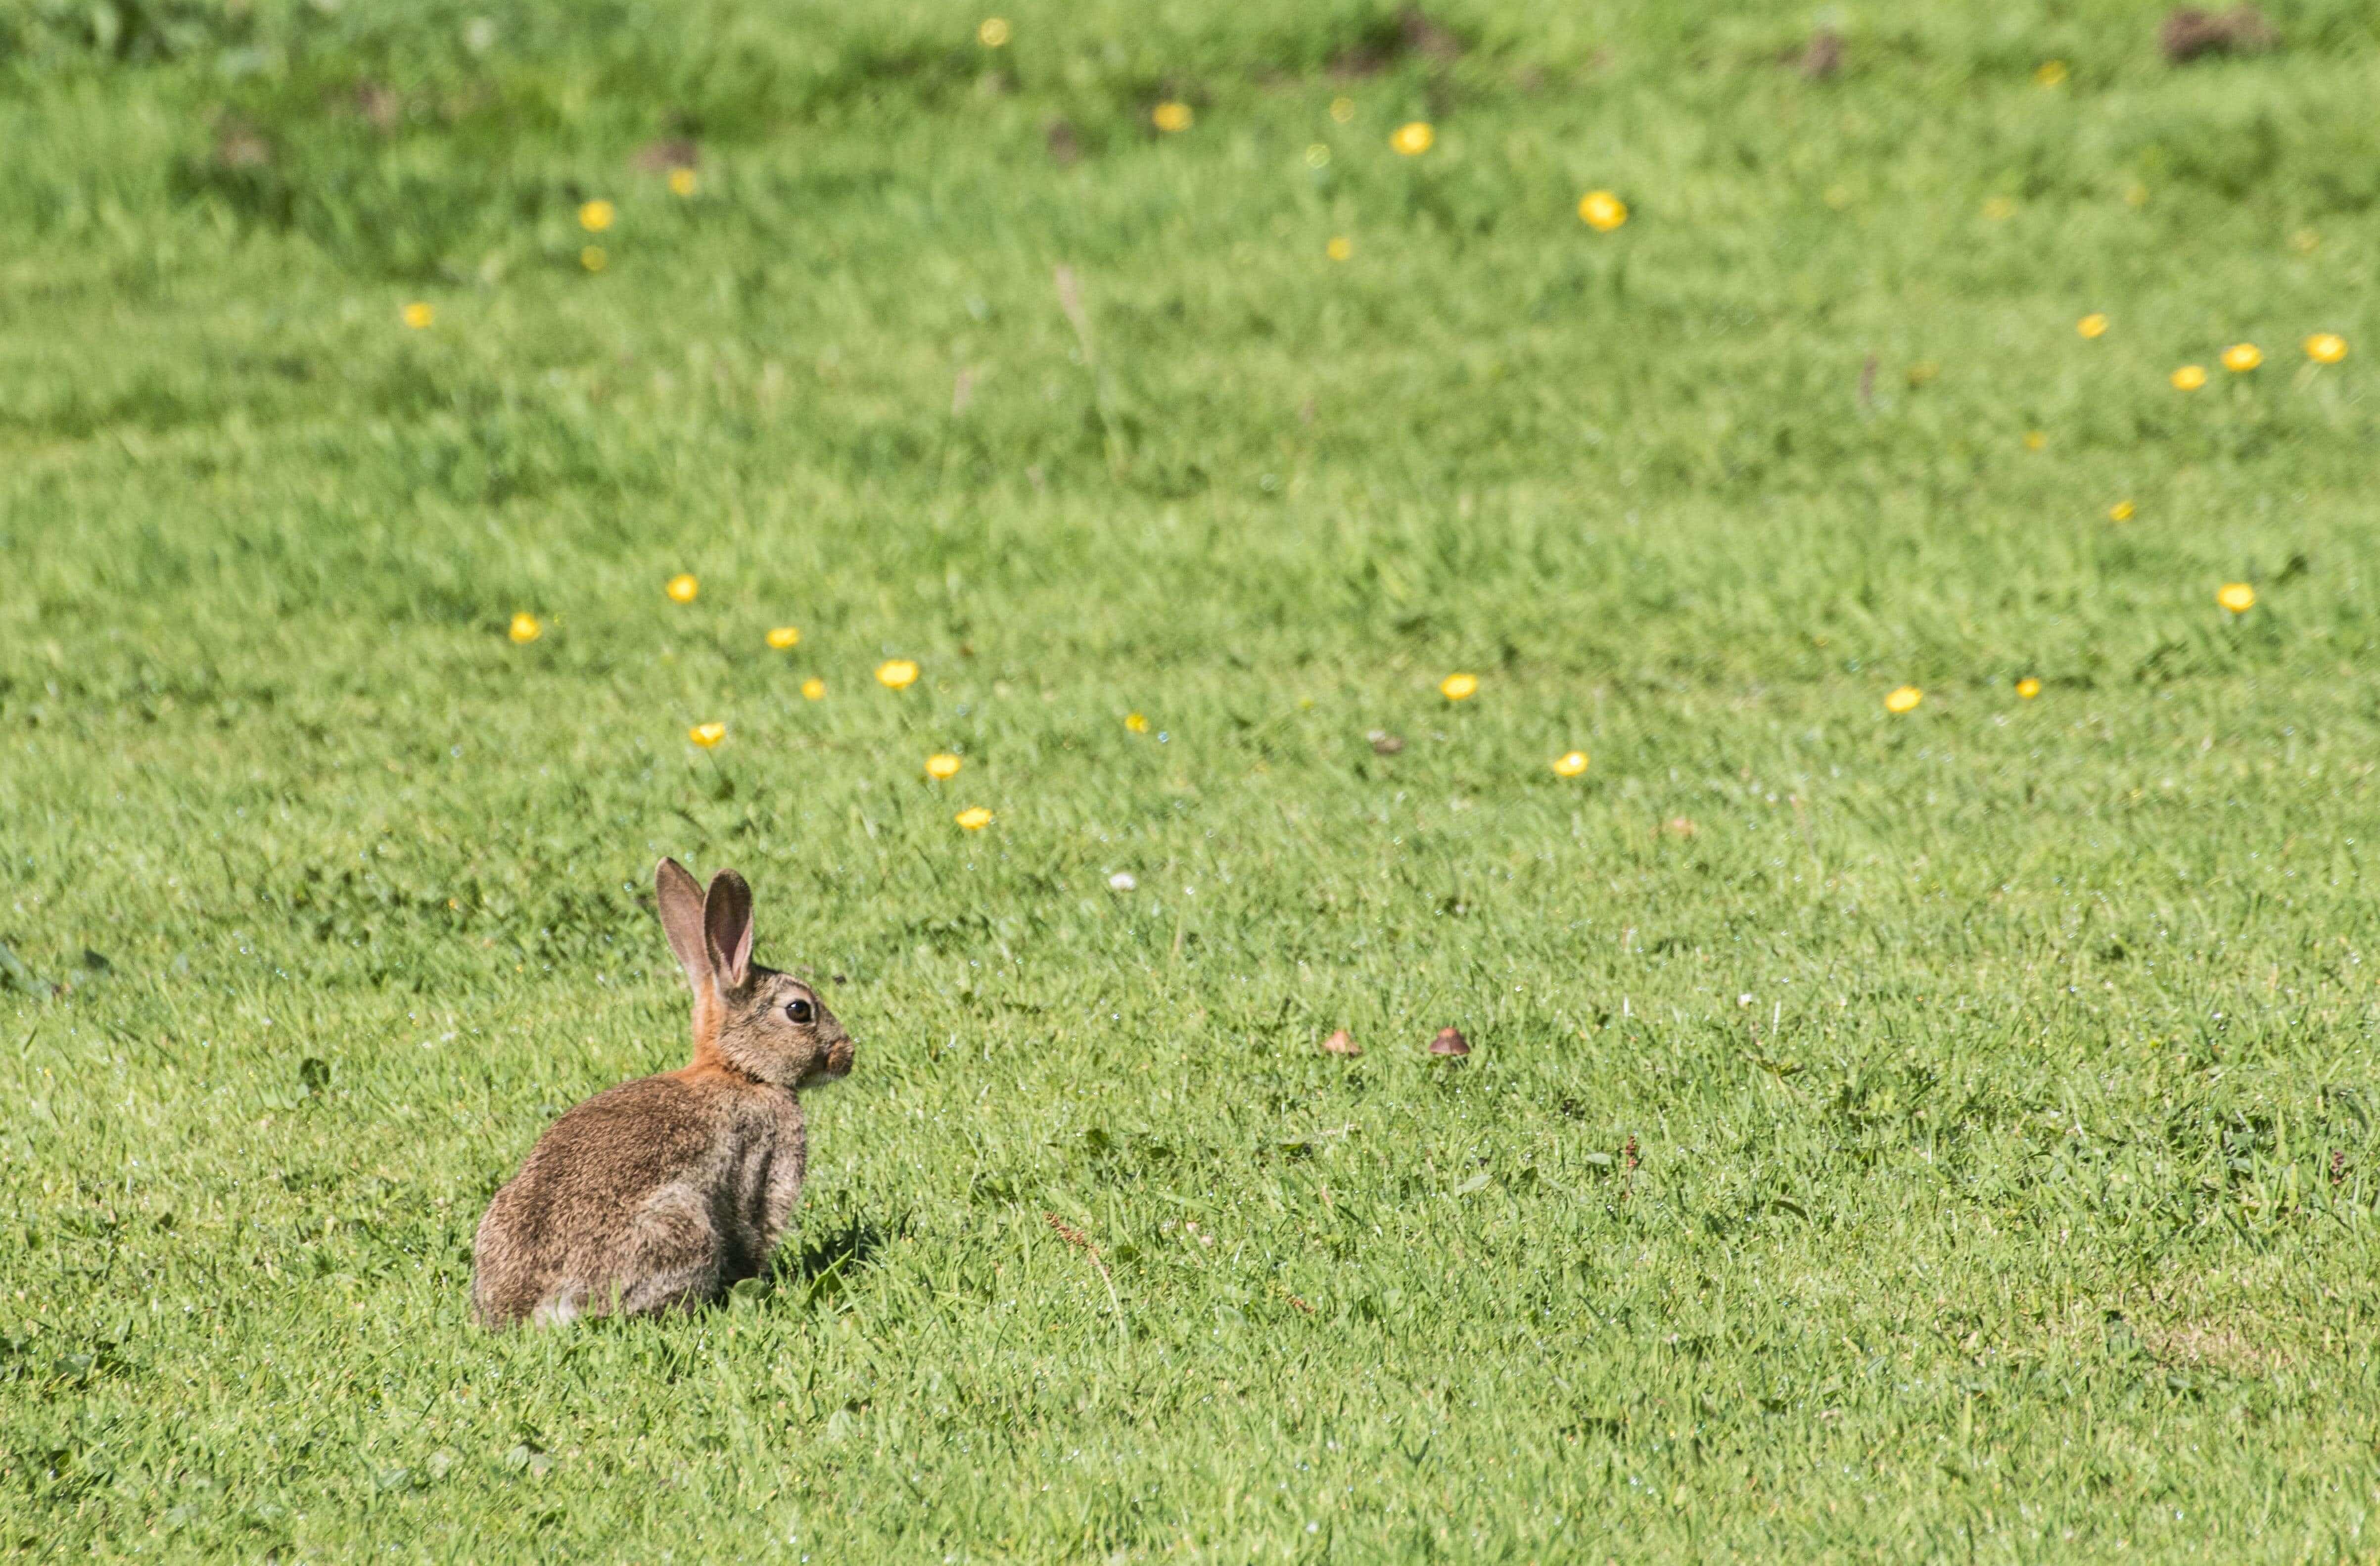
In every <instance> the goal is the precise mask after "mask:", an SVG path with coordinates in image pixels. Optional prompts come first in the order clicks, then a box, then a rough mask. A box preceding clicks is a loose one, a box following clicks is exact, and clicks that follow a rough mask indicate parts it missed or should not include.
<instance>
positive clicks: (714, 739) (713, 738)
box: [686, 723, 727, 750]
mask: <svg viewBox="0 0 2380 1566" xmlns="http://www.w3.org/2000/svg"><path fill="white" fill-rule="evenodd" d="M726 737H727V725H726V724H724V723H697V724H695V725H694V727H692V728H690V729H688V730H686V738H688V739H690V740H692V741H694V743H695V744H697V745H698V746H700V747H702V748H703V749H705V750H708V749H710V747H712V746H714V745H717V744H718V743H719V742H720V741H721V740H722V739H725V738H726Z"/></svg>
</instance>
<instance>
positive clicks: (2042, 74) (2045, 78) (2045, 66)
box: [2033, 60, 2066, 87]
mask: <svg viewBox="0 0 2380 1566" xmlns="http://www.w3.org/2000/svg"><path fill="white" fill-rule="evenodd" d="M2033 79H2034V82H2035V84H2037V85H2039V86H2042V87H2056V86H2058V84H2059V83H2061V82H2063V81H2064V80H2065V79H2066V62H2065V61H2063V60H2044V61H2042V62H2041V67H2040V68H2039V69H2037V70H2035V71H2034V73H2033Z"/></svg>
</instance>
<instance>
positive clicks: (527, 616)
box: [504, 609, 545, 647]
mask: <svg viewBox="0 0 2380 1566" xmlns="http://www.w3.org/2000/svg"><path fill="white" fill-rule="evenodd" d="M504 635H506V636H508V637H512V638H513V640H514V641H516V642H517V643H519V644H520V645H521V646H523V647H527V646H528V644H529V643H530V642H533V641H535V640H537V638H538V637H541V636H543V635H545V627H544V626H543V625H539V624H538V623H537V616H536V615H534V614H532V613H529V612H528V610H526V609H524V610H522V611H521V612H520V613H517V614H516V615H514V616H513V623H512V626H511V628H510V629H509V630H507V631H505V632H504Z"/></svg>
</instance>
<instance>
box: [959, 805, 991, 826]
mask: <svg viewBox="0 0 2380 1566" xmlns="http://www.w3.org/2000/svg"><path fill="white" fill-rule="evenodd" d="M951 819H953V820H954V821H956V822H958V824H959V825H961V826H963V827H965V828H966V830H967V831H969V832H981V831H983V829H984V828H986V827H988V826H990V825H991V812H990V811H989V810H987V809H985V808H984V807H982V806H980V805H970V806H968V807H966V808H965V809H964V810H962V811H960V812H959V813H958V814H957V815H955V816H953V817H952V818H951Z"/></svg>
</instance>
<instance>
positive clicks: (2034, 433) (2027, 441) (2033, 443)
mask: <svg viewBox="0 0 2380 1566" xmlns="http://www.w3.org/2000/svg"><path fill="white" fill-rule="evenodd" d="M2048 443H2049V437H2048V436H2047V435H2045V434H2043V433H2042V432H2041V431H2038V430H2027V431H2025V432H2024V449H2025V450H2027V451H2039V450H2040V449H2041V448H2042V447H2044V446H2046V445H2047V444H2048Z"/></svg>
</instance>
